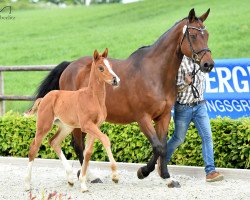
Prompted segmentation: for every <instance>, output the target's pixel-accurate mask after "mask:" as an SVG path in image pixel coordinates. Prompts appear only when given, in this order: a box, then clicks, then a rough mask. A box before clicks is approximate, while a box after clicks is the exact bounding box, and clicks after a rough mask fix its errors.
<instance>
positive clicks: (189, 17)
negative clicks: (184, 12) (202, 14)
mask: <svg viewBox="0 0 250 200" xmlns="http://www.w3.org/2000/svg"><path fill="white" fill-rule="evenodd" d="M188 20H189V22H190V23H192V22H193V21H194V20H195V11H194V8H192V9H191V10H190V11H189V14H188Z"/></svg>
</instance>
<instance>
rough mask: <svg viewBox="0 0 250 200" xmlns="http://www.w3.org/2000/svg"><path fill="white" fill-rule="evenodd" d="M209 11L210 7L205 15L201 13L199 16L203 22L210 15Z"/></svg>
mask: <svg viewBox="0 0 250 200" xmlns="http://www.w3.org/2000/svg"><path fill="white" fill-rule="evenodd" d="M209 12H210V8H209V9H208V10H207V12H205V13H204V14H203V15H201V16H200V17H199V19H200V20H201V21H202V22H204V21H205V20H206V19H207V17H208V15H209Z"/></svg>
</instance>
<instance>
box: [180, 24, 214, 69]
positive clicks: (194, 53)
mask: <svg viewBox="0 0 250 200" xmlns="http://www.w3.org/2000/svg"><path fill="white" fill-rule="evenodd" d="M189 29H195V30H197V31H200V32H201V34H202V35H203V34H204V32H203V31H205V30H206V27H205V26H204V27H203V28H198V27H194V26H189V24H188V22H187V25H185V26H184V27H183V36H182V39H181V42H180V48H181V45H182V43H183V40H184V38H185V36H186V38H187V41H188V44H189V47H190V49H191V51H192V60H193V62H195V63H197V64H199V65H200V61H201V59H202V58H203V56H204V55H205V54H206V52H211V50H210V49H209V48H203V49H201V50H198V51H195V50H194V48H193V45H192V43H191V41H190V37H189V31H188V30H189ZM201 52H203V54H202V56H201V57H199V54H200V53H201Z"/></svg>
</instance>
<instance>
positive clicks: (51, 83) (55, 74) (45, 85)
mask: <svg viewBox="0 0 250 200" xmlns="http://www.w3.org/2000/svg"><path fill="white" fill-rule="evenodd" d="M70 63H71V62H68V61H64V62H62V63H60V64H59V65H57V66H56V67H55V68H54V69H53V70H52V71H51V72H50V73H49V75H48V76H47V77H46V78H45V79H44V80H43V81H42V83H41V85H40V86H39V87H38V89H37V91H36V97H35V98H36V99H38V98H42V97H44V96H45V95H46V94H47V93H49V92H50V91H51V90H59V79H60V76H61V75H62V73H63V71H64V70H65V69H66V68H67V66H68V65H69V64H70Z"/></svg>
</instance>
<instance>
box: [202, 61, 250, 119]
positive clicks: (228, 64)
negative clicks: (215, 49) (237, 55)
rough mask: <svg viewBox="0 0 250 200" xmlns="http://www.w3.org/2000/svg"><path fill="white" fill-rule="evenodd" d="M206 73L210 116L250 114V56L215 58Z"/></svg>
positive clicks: (206, 94)
mask: <svg viewBox="0 0 250 200" xmlns="http://www.w3.org/2000/svg"><path fill="white" fill-rule="evenodd" d="M206 75H207V77H206V83H205V84H206V90H205V94H204V97H205V99H206V100H207V104H206V106H207V110H208V114H209V116H210V118H215V117H216V116H221V117H224V116H228V117H230V118H234V119H235V118H239V117H249V116H250V58H241V59H218V60H215V67H214V68H213V70H212V71H211V72H210V73H209V74H206Z"/></svg>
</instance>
